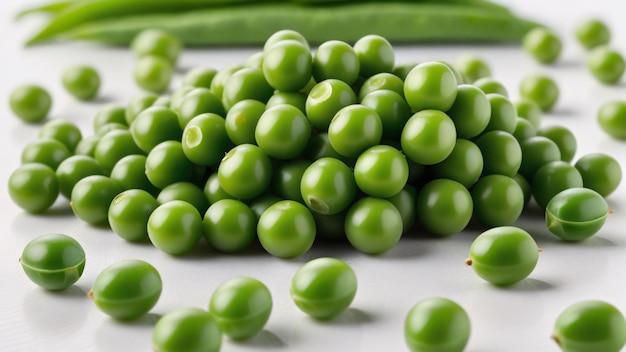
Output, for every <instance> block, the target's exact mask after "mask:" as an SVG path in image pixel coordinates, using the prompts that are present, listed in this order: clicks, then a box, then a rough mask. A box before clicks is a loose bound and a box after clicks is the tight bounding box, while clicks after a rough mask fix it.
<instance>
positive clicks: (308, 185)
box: [300, 157, 357, 215]
mask: <svg viewBox="0 0 626 352" xmlns="http://www.w3.org/2000/svg"><path fill="white" fill-rule="evenodd" d="M356 188H357V186H356V181H355V180H354V173H353V172H352V170H350V168H349V167H348V166H347V165H346V164H345V163H343V162H342V161H340V160H338V159H335V158H328V157H326V158H321V159H318V160H316V161H315V162H313V163H312V164H311V165H310V166H309V167H308V168H307V169H306V170H305V171H304V174H302V179H301V181H300V191H301V193H302V198H303V199H304V202H305V203H306V205H307V206H308V207H309V209H311V210H312V211H314V212H316V213H320V214H325V215H332V214H337V213H339V212H341V211H342V210H344V209H346V208H347V207H348V206H349V205H350V204H351V203H352V201H353V199H354V196H355V194H356Z"/></svg>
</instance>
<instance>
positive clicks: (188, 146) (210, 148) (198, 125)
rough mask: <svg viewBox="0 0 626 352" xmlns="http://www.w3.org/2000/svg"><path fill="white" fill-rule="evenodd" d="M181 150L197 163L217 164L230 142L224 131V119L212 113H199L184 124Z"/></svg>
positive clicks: (229, 146) (230, 145) (228, 147)
mask: <svg viewBox="0 0 626 352" xmlns="http://www.w3.org/2000/svg"><path fill="white" fill-rule="evenodd" d="M181 142H182V146H183V152H184V153H185V156H186V157H187V159H189V160H190V161H191V162H193V163H195V164H197V165H203V166H217V165H218V164H219V163H220V160H222V158H223V157H224V155H226V152H228V150H229V149H230V148H231V147H232V143H231V141H230V139H229V138H228V134H227V133H226V121H224V119H223V118H222V117H221V116H218V115H216V114H213V113H205V114H200V115H198V116H196V117H194V118H193V119H191V121H189V123H188V124H187V126H185V130H184V131H183V137H182V141H181Z"/></svg>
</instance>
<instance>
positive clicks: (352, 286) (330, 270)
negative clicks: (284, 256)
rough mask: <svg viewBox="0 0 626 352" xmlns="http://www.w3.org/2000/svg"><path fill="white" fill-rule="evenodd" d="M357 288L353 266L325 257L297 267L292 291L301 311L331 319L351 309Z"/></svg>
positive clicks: (316, 317) (314, 316)
mask: <svg viewBox="0 0 626 352" xmlns="http://www.w3.org/2000/svg"><path fill="white" fill-rule="evenodd" d="M356 291H357V277H356V274H355V273H354V270H352V268H351V267H350V266H349V265H348V264H347V263H346V262H344V261H342V260H340V259H335V258H329V257H322V258H317V259H313V260H310V261H308V262H307V263H305V264H304V265H303V266H302V267H300V269H298V271H297V272H296V273H295V275H294V276H293V278H292V280H291V288H290V290H289V293H290V294H291V298H292V300H293V302H294V303H295V304H296V306H297V307H298V308H299V309H300V310H301V311H303V312H304V313H306V314H307V315H309V316H311V317H313V318H315V319H319V320H329V319H332V318H335V317H336V316H338V315H340V314H341V313H343V312H344V311H345V310H346V309H348V307H349V306H350V304H351V303H352V301H353V300H354V297H355V296H356Z"/></svg>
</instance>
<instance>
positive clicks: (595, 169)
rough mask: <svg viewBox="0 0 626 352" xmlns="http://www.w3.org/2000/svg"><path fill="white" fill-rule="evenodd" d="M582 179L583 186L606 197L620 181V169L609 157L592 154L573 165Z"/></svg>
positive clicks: (613, 159)
mask: <svg viewBox="0 0 626 352" xmlns="http://www.w3.org/2000/svg"><path fill="white" fill-rule="evenodd" d="M574 167H576V169H577V170H578V171H579V172H580V175H581V176H582V178H583V186H584V187H585V188H590V189H592V190H594V191H596V192H598V193H600V195H602V196H603V197H607V196H608V195H610V194H611V193H613V191H615V190H616V189H617V187H618V186H619V184H620V182H621V180H622V168H621V166H620V164H619V163H618V162H617V160H615V158H613V157H612V156H610V155H607V154H604V153H592V154H587V155H584V156H582V157H581V158H580V159H578V161H576V164H575V165H574Z"/></svg>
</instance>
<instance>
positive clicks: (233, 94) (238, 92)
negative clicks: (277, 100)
mask: <svg viewBox="0 0 626 352" xmlns="http://www.w3.org/2000/svg"><path fill="white" fill-rule="evenodd" d="M214 92H215V91H214ZM272 94H274V88H273V87H272V86H270V85H269V83H268V82H267V80H266V79H265V76H264V75H263V72H262V71H261V70H258V69H251V68H242V69H239V70H237V71H236V72H234V73H233V74H232V75H231V76H230V77H228V79H227V80H226V81H225V84H224V89H223V93H222V103H223V104H224V108H225V109H226V110H227V111H228V110H229V109H230V108H231V107H232V106H233V105H235V104H236V103H237V102H240V101H242V100H245V99H254V100H258V101H260V102H262V103H266V102H267V101H268V99H269V98H270V97H271V96H272ZM218 97H219V95H218Z"/></svg>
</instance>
